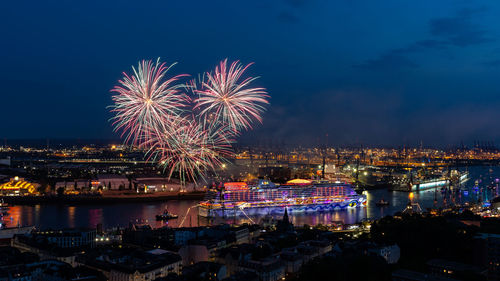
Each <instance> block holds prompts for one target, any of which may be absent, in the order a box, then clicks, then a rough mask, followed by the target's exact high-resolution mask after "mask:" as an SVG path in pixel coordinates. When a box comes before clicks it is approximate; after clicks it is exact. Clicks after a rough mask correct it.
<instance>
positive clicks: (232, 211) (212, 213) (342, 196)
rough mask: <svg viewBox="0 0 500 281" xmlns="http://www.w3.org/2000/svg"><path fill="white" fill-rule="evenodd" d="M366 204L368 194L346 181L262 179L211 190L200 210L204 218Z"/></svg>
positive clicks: (324, 209) (201, 203)
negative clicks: (250, 183) (279, 181)
mask: <svg viewBox="0 0 500 281" xmlns="http://www.w3.org/2000/svg"><path fill="white" fill-rule="evenodd" d="M365 205H366V197H365V196H363V195H358V194H357V193H356V192H355V191H354V190H353V188H352V186H351V185H349V184H346V183H339V182H337V183H331V182H324V181H318V182H313V181H308V180H293V181H289V182H288V183H287V184H285V185H276V184H274V183H272V182H270V181H267V180H260V181H259V183H258V184H256V185H249V184H247V183H244V182H229V183H225V184H224V188H223V189H222V190H213V191H209V192H208V193H207V195H206V197H205V199H204V201H203V202H200V204H199V207H198V213H199V215H200V216H202V217H216V216H256V215H267V214H280V213H282V212H284V210H285V207H286V208H287V209H288V212H290V213H312V212H322V211H333V210H337V209H346V208H357V207H364V206H365Z"/></svg>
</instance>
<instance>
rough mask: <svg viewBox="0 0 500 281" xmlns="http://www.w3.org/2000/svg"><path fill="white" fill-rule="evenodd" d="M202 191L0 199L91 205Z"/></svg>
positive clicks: (197, 195) (185, 196) (194, 196)
mask: <svg viewBox="0 0 500 281" xmlns="http://www.w3.org/2000/svg"><path fill="white" fill-rule="evenodd" d="M204 196H205V192H204V191H194V192H183V193H163V194H154V193H153V194H105V195H43V196H0V200H3V201H4V202H6V203H9V204H11V205H39V204H60V205H67V204H70V205H93V204H113V203H115V204H119V203H140V202H158V201H168V200H201V199H203V197H204Z"/></svg>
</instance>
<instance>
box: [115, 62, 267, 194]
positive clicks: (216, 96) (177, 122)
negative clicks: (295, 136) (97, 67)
mask: <svg viewBox="0 0 500 281" xmlns="http://www.w3.org/2000/svg"><path fill="white" fill-rule="evenodd" d="M227 63H228V62H227V59H226V60H223V61H222V62H220V64H219V66H217V67H216V68H215V70H214V71H213V72H206V73H204V74H202V75H199V76H198V79H193V80H191V81H189V82H187V83H184V84H183V83H181V81H180V79H181V78H182V77H185V76H187V75H185V74H182V75H176V76H172V77H170V78H167V75H166V74H167V72H168V71H169V70H170V68H171V67H172V66H173V65H175V64H172V65H171V66H170V67H167V66H166V65H165V63H160V61H159V59H158V60H157V61H156V63H154V62H153V61H141V62H140V63H139V65H138V67H137V69H136V68H134V67H132V70H133V75H128V74H126V73H124V77H123V79H122V80H119V81H118V84H119V85H118V86H115V87H114V88H113V89H112V90H111V91H112V93H113V94H114V95H113V96H112V99H113V101H114V105H112V106H111V107H112V110H111V111H112V112H113V113H114V114H115V116H114V117H113V125H114V127H115V130H116V131H121V135H122V137H124V138H125V143H129V144H132V145H136V146H138V147H139V148H143V149H145V150H146V151H147V152H146V157H147V159H149V160H151V161H152V162H154V163H157V164H160V165H162V166H163V167H164V169H165V171H166V173H167V174H168V175H169V177H171V176H172V175H173V174H174V173H178V175H179V178H180V181H181V183H183V184H184V183H185V182H186V180H193V181H196V178H197V176H199V175H204V174H206V173H207V172H208V171H214V170H216V169H217V168H218V167H220V166H221V164H222V163H223V162H224V161H226V159H227V157H229V156H231V155H232V143H233V142H234V139H235V138H236V137H237V136H238V135H239V134H240V132H241V130H247V129H249V128H251V123H252V122H253V121H254V120H257V121H259V122H262V117H261V114H262V112H263V111H264V105H266V104H268V103H269V102H268V101H267V98H269V96H268V95H267V92H266V91H265V89H263V88H250V87H249V85H250V84H251V82H252V81H254V80H255V79H256V78H252V77H250V78H243V74H244V72H245V70H246V69H247V68H248V67H249V66H250V65H251V64H249V65H247V66H245V67H243V66H242V65H241V64H240V63H239V62H238V61H236V62H234V63H232V64H231V66H230V67H229V68H227ZM240 80H241V81H240Z"/></svg>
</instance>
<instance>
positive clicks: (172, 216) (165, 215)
mask: <svg viewBox="0 0 500 281" xmlns="http://www.w3.org/2000/svg"><path fill="white" fill-rule="evenodd" d="M178 217H179V216H178V215H175V214H172V213H169V212H168V210H165V211H163V214H160V215H156V220H157V221H168V220H172V219H176V218H178Z"/></svg>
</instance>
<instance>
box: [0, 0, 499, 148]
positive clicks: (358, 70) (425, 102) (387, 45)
mask: <svg viewBox="0 0 500 281" xmlns="http://www.w3.org/2000/svg"><path fill="white" fill-rule="evenodd" d="M499 15H500V2H498V1H484V2H482V1H459V0H448V1H446V0H443V1H435V0H431V1H422V0H420V1H401V0H394V1H373V0H366V1H361V0H355V1H326V0H288V1H284V0H276V1H269V0H262V1H256V0H254V1H236V0H233V1H229V0H227V1H222V0H211V1H188V0H183V1H168V0H161V1H62V0H60V1H22V0H19V1H4V2H2V4H1V7H0V30H1V38H2V39H1V40H0V58H1V68H0V94H1V101H2V107H1V111H2V122H1V123H0V137H2V138H8V139H14V138H47V137H48V138H80V139H87V138H88V139H96V138H102V139H112V138H117V134H115V133H113V131H112V128H111V125H110V123H109V122H108V119H109V118H110V117H111V114H110V113H109V112H108V110H107V109H106V106H108V105H110V104H111V99H110V93H109V90H110V89H111V88H112V87H113V86H114V85H115V83H116V81H117V80H118V79H119V78H121V72H123V71H129V70H130V67H131V66H132V65H136V64H137V61H138V60H141V59H155V58H157V57H161V59H162V60H163V61H165V62H167V63H172V62H178V65H177V66H175V67H174V68H173V72H172V74H181V73H188V74H191V75H197V74H198V73H200V72H203V71H209V70H211V69H212V68H213V67H214V66H215V65H216V64H217V62H218V61H220V60H221V59H224V58H226V57H227V58H229V59H230V60H236V59H239V60H241V61H242V62H243V63H249V62H254V63H255V65H253V66H252V67H251V69H250V72H249V74H251V75H257V76H260V77H261V78H260V79H259V80H258V81H257V82H256V84H255V86H263V87H266V88H267V89H268V91H269V93H270V94H271V105H270V107H269V108H268V111H267V113H266V114H265V115H264V123H263V124H262V125H257V126H256V128H255V130H254V131H252V132H248V133H246V134H244V136H242V139H241V141H242V142H257V143H258V142H269V141H273V142H276V143H282V142H284V143H296V144H316V143H318V142H324V139H325V135H326V134H328V142H329V144H334V145H337V144H341V145H346V144H356V143H363V144H373V145H401V144H411V145H416V144H417V143H420V141H422V142H423V144H424V145H454V144H459V143H460V142H461V141H464V142H465V143H469V144H471V143H472V142H473V141H474V140H483V141H500V122H499V120H500V111H499V110H498V108H499V105H500V40H499V39H498V38H499V36H498V35H499V34H500V17H499Z"/></svg>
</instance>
